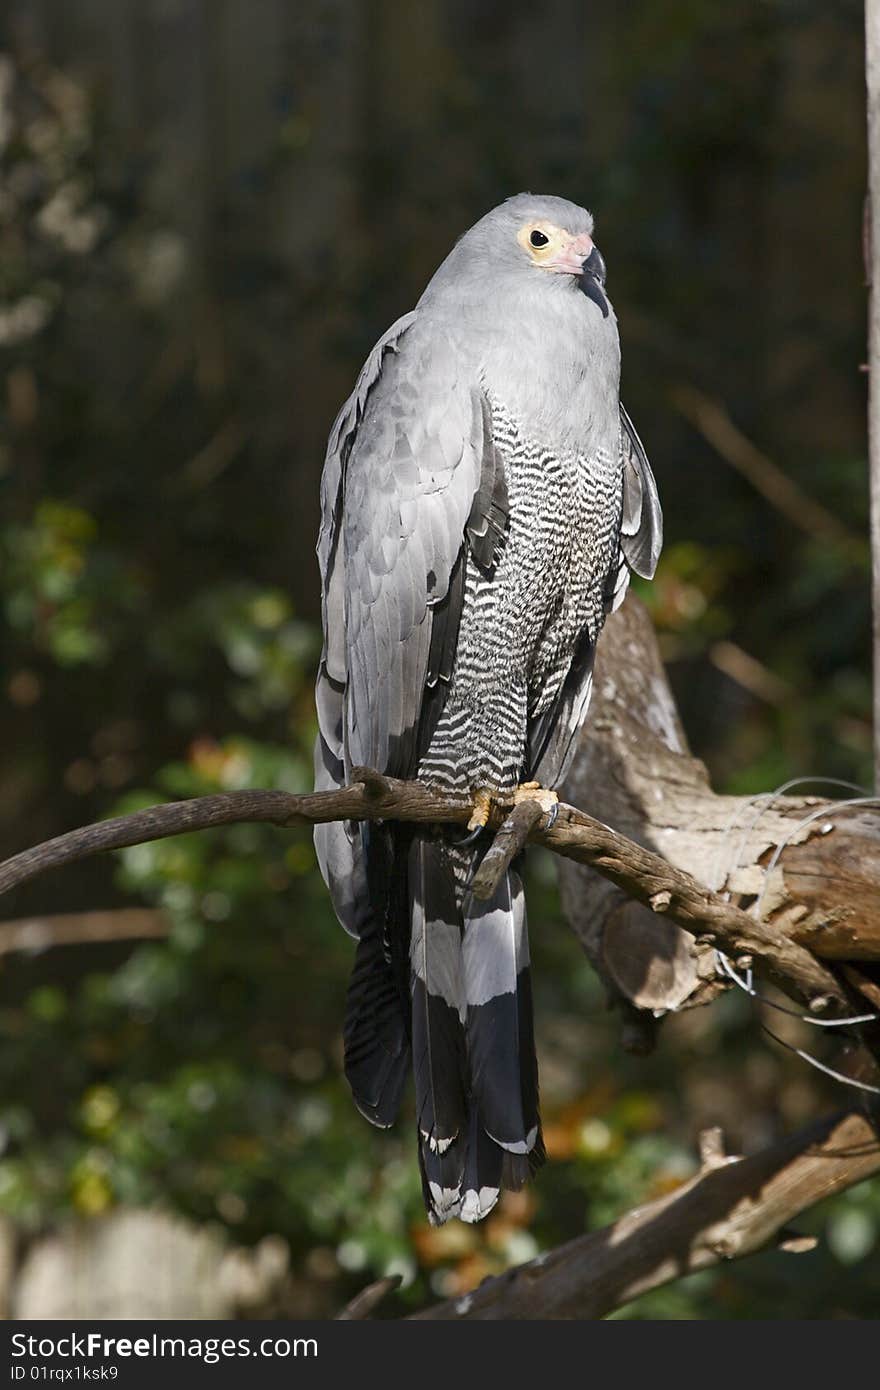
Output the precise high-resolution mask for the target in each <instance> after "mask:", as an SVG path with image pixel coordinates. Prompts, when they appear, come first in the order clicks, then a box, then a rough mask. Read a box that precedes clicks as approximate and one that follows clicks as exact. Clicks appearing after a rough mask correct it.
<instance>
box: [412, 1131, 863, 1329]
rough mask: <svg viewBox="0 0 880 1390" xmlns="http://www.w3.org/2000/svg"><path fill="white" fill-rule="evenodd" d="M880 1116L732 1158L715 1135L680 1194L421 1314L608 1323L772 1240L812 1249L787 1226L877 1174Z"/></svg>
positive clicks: (792, 1247) (447, 1317)
mask: <svg viewBox="0 0 880 1390" xmlns="http://www.w3.org/2000/svg"><path fill="white" fill-rule="evenodd" d="M878 1121H880V1115H878V1112H877V1111H873V1112H870V1111H861V1110H857V1109H852V1110H849V1111H846V1112H844V1113H842V1114H839V1115H835V1116H832V1117H831V1118H830V1119H826V1120H823V1121H821V1122H820V1123H818V1124H815V1125H812V1126H810V1128H809V1129H805V1130H802V1131H800V1133H798V1134H794V1135H792V1136H791V1137H790V1138H788V1139H783V1140H781V1141H780V1142H779V1143H778V1144H774V1145H773V1146H772V1147H770V1148H767V1149H764V1150H763V1151H762V1152H760V1153H757V1154H753V1155H752V1156H750V1157H748V1158H725V1157H724V1155H723V1151H722V1149H721V1145H720V1143H719V1142H717V1140H715V1136H713V1140H715V1142H712V1143H706V1144H703V1145H702V1146H701V1147H702V1150H703V1153H702V1159H703V1164H702V1168H701V1171H700V1172H699V1173H698V1174H697V1175H696V1177H694V1178H692V1179H691V1180H690V1182H687V1183H685V1184H684V1186H682V1187H680V1188H679V1189H678V1190H677V1191H675V1192H673V1193H671V1194H669V1195H667V1196H663V1197H660V1198H658V1199H657V1200H656V1201H653V1202H649V1203H648V1204H647V1205H645V1206H643V1207H638V1208H636V1210H634V1211H631V1212H628V1213H627V1215H625V1216H623V1217H621V1218H620V1220H618V1221H615V1222H614V1224H613V1225H611V1226H607V1227H605V1229H604V1230H601V1231H594V1232H592V1233H591V1234H589V1235H585V1236H579V1237H578V1238H577V1239H576V1240H572V1241H570V1242H569V1243H568V1244H566V1245H562V1246H560V1247H559V1248H558V1249H556V1250H553V1251H551V1252H550V1254H547V1255H541V1256H538V1258H537V1259H535V1260H532V1261H530V1262H529V1263H528V1264H525V1265H520V1266H519V1267H518V1268H516V1269H513V1270H510V1271H509V1272H508V1273H506V1274H503V1275H501V1276H500V1277H498V1278H495V1279H487V1280H486V1281H485V1283H483V1284H481V1285H480V1287H479V1288H478V1289H476V1290H475V1291H474V1292H473V1293H471V1294H467V1295H465V1296H464V1297H463V1298H457V1299H452V1300H450V1301H449V1302H446V1303H441V1304H438V1305H437V1306H436V1307H433V1308H428V1309H426V1310H425V1311H424V1312H422V1313H418V1314H416V1315H415V1316H416V1317H417V1318H422V1319H424V1318H431V1319H438V1318H439V1319H445V1320H451V1321H460V1320H465V1319H467V1320H471V1319H474V1320H476V1319H480V1320H489V1319H504V1320H508V1321H509V1320H511V1319H532V1320H534V1319H542V1318H601V1317H604V1316H605V1315H606V1314H608V1313H610V1312H612V1311H613V1310H614V1309H615V1308H620V1307H622V1306H623V1305H624V1304H626V1303H629V1302H631V1301H632V1300H633V1299H634V1298H638V1297H639V1295H640V1294H643V1293H647V1292H648V1290H649V1289H656V1288H658V1287H659V1286H660V1285H661V1284H667V1283H670V1282H671V1281H672V1280H674V1279H680V1278H682V1277H683V1276H684V1275H686V1274H693V1273H696V1271H698V1270H701V1269H708V1268H709V1267H710V1266H712V1265H716V1264H719V1263H721V1262H722V1261H728V1260H736V1259H741V1258H742V1257H743V1256H745V1255H751V1254H753V1253H755V1252H756V1251H758V1250H762V1249H764V1248H766V1247H767V1246H770V1245H773V1244H776V1245H777V1246H779V1247H781V1248H782V1249H785V1250H790V1251H793V1252H799V1251H803V1250H806V1249H809V1248H810V1247H811V1246H812V1244H813V1242H812V1241H811V1240H809V1239H806V1238H803V1237H798V1236H795V1235H793V1234H792V1232H791V1231H790V1223H791V1222H792V1221H794V1220H795V1219H796V1218H797V1217H798V1216H799V1215H800V1214H801V1213H802V1212H804V1211H806V1210H807V1209H808V1208H810V1207H812V1206H814V1205H815V1204H816V1203H817V1202H820V1201H822V1200H823V1199H824V1198H825V1197H830V1196H831V1195H832V1194H834V1193H836V1192H842V1191H843V1190H844V1189H845V1188H848V1187H852V1186H854V1184H855V1183H858V1182H862V1181H863V1180H864V1179H865V1178H868V1177H871V1176H872V1175H873V1174H875V1173H878V1172H880V1137H878Z"/></svg>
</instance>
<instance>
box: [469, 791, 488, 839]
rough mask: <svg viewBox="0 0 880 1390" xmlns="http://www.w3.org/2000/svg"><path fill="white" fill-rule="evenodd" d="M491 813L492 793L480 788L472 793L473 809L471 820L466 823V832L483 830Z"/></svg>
mask: <svg viewBox="0 0 880 1390" xmlns="http://www.w3.org/2000/svg"><path fill="white" fill-rule="evenodd" d="M491 811H492V793H491V792H487V791H486V790H485V788H480V790H479V791H476V792H474V809H473V811H472V813H471V818H470V820H469V821H468V823H467V828H468V830H483V829H485V827H486V825H487V824H488V821H489V815H490V813H491Z"/></svg>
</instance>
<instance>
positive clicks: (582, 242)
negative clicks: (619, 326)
mask: <svg viewBox="0 0 880 1390" xmlns="http://www.w3.org/2000/svg"><path fill="white" fill-rule="evenodd" d="M592 233H593V217H592V214H591V213H589V212H587V210H586V209H585V208H582V207H578V206H577V204H576V203H570V202H568V200H567V199H565V198H555V197H550V196H547V195H539V194H532V193H518V194H517V195H516V196H515V197H513V198H508V199H507V201H506V202H505V203H502V204H501V205H500V206H499V207H497V208H493V209H492V211H491V212H489V213H487V214H486V216H485V217H482V218H481V219H480V221H479V222H477V223H476V224H475V225H474V226H473V227H471V229H470V231H468V232H465V234H464V236H463V237H462V238H461V239H460V241H459V242H458V244H457V245H456V247H455V249H454V251H453V252H452V254H451V255H450V256H449V257H448V259H447V261H446V262H445V263H444V265H443V266H442V267H441V269H440V271H439V272H438V274H437V276H435V280H434V282H433V283H434V285H435V286H436V287H437V288H441V287H443V286H444V285H445V284H447V283H449V282H451V281H454V282H456V283H457V284H458V285H459V286H462V287H463V286H465V285H467V286H468V287H469V289H470V290H471V291H473V290H474V289H475V287H476V284H477V283H482V285H483V286H484V287H486V288H488V287H490V286H492V285H495V286H496V287H500V284H499V282H503V283H504V284H505V285H506V287H507V288H508V289H513V288H514V287H516V288H518V289H521V290H522V291H523V292H525V291H531V290H533V289H536V288H537V287H539V286H542V285H543V287H544V288H545V289H547V290H550V289H551V286H552V289H553V292H554V293H557V292H560V291H561V292H566V291H569V290H571V291H581V292H583V294H585V295H586V296H587V298H588V299H590V300H592V302H593V303H594V304H595V305H596V306H597V308H598V309H599V311H600V312H601V314H602V317H603V318H607V317H608V313H609V308H608V300H607V299H606V297H605V294H604V285H605V262H604V260H603V259H602V256H601V254H600V252H599V249H598V247H597V246H596V245H595V244H594V242H593V236H592ZM536 276H538V277H540V279H536V278H535V277H536Z"/></svg>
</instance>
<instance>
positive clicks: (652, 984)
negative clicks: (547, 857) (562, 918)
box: [561, 596, 880, 1021]
mask: <svg viewBox="0 0 880 1390" xmlns="http://www.w3.org/2000/svg"><path fill="white" fill-rule="evenodd" d="M820 771H821V769H805V772H813V773H818V772H820ZM809 790H812V788H809ZM563 793H564V795H565V796H566V797H567V799H568V800H569V801H571V802H574V803H576V804H581V805H588V806H589V807H590V809H591V810H592V811H594V812H595V813H596V814H597V815H598V816H601V818H602V820H603V821H606V822H607V823H608V824H609V825H611V826H613V827H614V829H615V830H617V831H619V832H620V833H621V834H622V835H624V836H626V837H627V839H628V840H631V841H634V842H637V843H639V844H641V845H642V846H644V848H645V849H647V850H650V851H653V852H654V853H656V854H658V855H659V856H660V857H661V858H662V859H663V860H664V861H665V862H667V863H668V864H669V865H671V866H673V867H674V868H676V869H681V870H685V871H687V873H688V874H689V875H690V876H691V877H692V878H693V879H695V880H697V881H698V882H699V883H701V884H704V885H706V888H707V889H709V890H712V894H711V901H712V902H713V903H715V902H716V901H717V899H718V897H719V896H720V897H722V898H726V897H729V898H730V899H731V901H732V902H734V903H736V904H738V905H739V906H740V907H741V908H742V909H743V910H744V911H746V913H747V915H748V916H749V918H750V920H751V921H752V922H753V924H754V925H757V918H758V916H760V918H761V921H762V926H761V928H760V932H761V934H770V935H772V936H773V937H775V938H776V940H777V941H778V942H780V943H781V942H782V941H783V940H786V941H790V942H792V943H796V944H797V945H799V946H801V947H802V948H806V949H807V950H808V952H809V953H811V954H813V955H815V956H819V957H821V958H822V959H823V960H826V961H847V962H857V963H859V969H858V971H857V972H856V973H855V974H853V973H852V969H851V967H850V969H849V970H848V976H849V978H850V979H851V983H853V984H855V985H856V987H857V988H858V989H860V990H861V991H862V994H863V996H864V998H867V999H870V998H871V990H872V989H873V988H875V986H876V983H878V980H877V974H876V972H877V969H878V967H877V965H876V964H875V962H877V961H878V959H880V808H875V807H873V806H856V807H850V808H842V807H841V805H840V804H839V803H838V802H836V801H834V800H829V799H827V798H826V797H823V796H791V795H785V796H778V797H776V796H773V795H770V794H768V795H762V796H756V797H745V796H741V797H735V796H719V795H717V794H716V793H715V792H714V791H713V790H712V787H711V785H710V782H709V778H708V775H707V772H706V769H705V767H704V766H703V764H702V763H701V762H699V761H698V760H697V759H695V758H693V757H692V756H691V755H690V753H689V751H688V747H687V743H686V740H685V736H684V732H683V730H682V728H681V724H680V722H679V719H678V714H677V711H676V707H675V702H674V699H673V696H672V693H671V691H670V688H669V684H668V681H667V678H666V674H665V672H664V669H663V665H662V662H661V660H660V655H659V651H658V648H657V641H656V638H655V636H654V632H653V628H652V625H651V622H650V619H649V617H648V615H647V613H646V612H645V609H644V607H643V606H642V605H641V604H640V603H638V602H637V601H635V600H634V599H633V598H632V596H631V597H630V598H629V599H628V600H627V602H626V603H625V604H624V606H623V608H622V609H621V610H620V611H619V612H618V613H615V614H614V615H613V616H612V617H611V618H610V619H609V621H608V623H607V624H606V628H605V631H604V633H603V635H602V638H601V641H600V643H599V651H598V657H597V662H596V673H595V681H594V695H593V705H592V708H591V713H590V719H589V721H588V724H587V727H586V729H585V731H584V735H583V738H582V740H581V744H580V747H579V749H578V754H577V757H576V759H575V763H574V766H573V768H572V771H571V774H570V775H569V778H568V780H567V782H566V784H565V786H564V788H563ZM835 795H838V792H837V789H835ZM839 795H841V796H844V797H846V796H848V795H850V793H848V792H847V791H846V790H845V789H842V790H841V791H840V793H839ZM632 862H633V864H635V862H636V861H635V859H634V858H633V860H632ZM594 868H600V869H602V866H601V865H599V864H598V863H597V864H596V865H594V866H593V867H592V868H586V867H581V866H580V865H575V864H573V863H563V865H562V866H561V887H562V896H563V904H564V906H565V909H566V913H567V916H568V918H569V920H570V921H571V923H572V926H573V927H574V929H575V931H576V932H577V934H578V936H579V938H580V940H581V942H582V943H583V945H584V948H585V950H586V952H587V954H588V955H589V957H590V959H591V960H592V962H593V964H594V965H595V966H596V969H597V970H598V971H599V972H600V974H601V975H602V976H603V978H604V979H605V981H606V983H607V985H608V987H609V990H610V992H611V994H612V996H613V997H615V998H616V999H617V1000H619V1001H621V1002H624V1003H625V1004H626V1005H627V1006H628V1007H629V1008H630V1009H632V1008H635V1009H638V1010H640V1011H641V1012H642V1014H643V1017H644V1018H645V1020H646V1021H648V1020H650V1018H651V1016H653V1015H662V1014H663V1013H665V1012H668V1011H670V1010H674V1009H679V1008H682V1007H687V1006H689V1005H691V1004H700V1003H704V1002H707V1001H708V1000H709V999H711V998H712V997H713V996H714V994H716V993H717V992H718V989H719V988H721V987H722V985H721V982H720V981H719V979H718V976H717V974H716V971H715V960H714V953H713V951H712V950H711V949H708V948H709V947H710V945H711V944H714V945H718V946H721V947H722V949H724V950H725V951H726V952H727V953H728V954H731V955H735V954H741V955H746V956H748V955H751V954H753V951H752V947H749V946H746V945H745V934H744V935H743V938H742V941H741V942H740V943H737V942H736V940H735V933H731V934H730V936H729V937H728V941H729V942H730V943H731V945H730V946H725V945H724V943H723V941H722V940H721V939H720V937H719V936H717V935H715V936H714V937H713V936H712V934H711V933H707V932H706V931H705V930H704V929H703V927H702V925H701V924H700V923H699V922H698V921H697V920H696V919H697V917H699V916H703V913H702V910H701V909H700V908H697V910H696V912H695V919H694V923H693V925H692V926H690V927H688V924H687V922H686V920H685V916H686V914H685V913H684V912H682V911H676V912H675V914H669V917H671V918H672V920H673V921H674V922H675V923H676V924H677V927H678V928H679V929H678V930H677V929H676V927H673V926H672V925H671V922H670V921H669V920H666V921H664V920H663V918H662V915H660V914H658V913H657V912H656V911H655V912H650V911H645V908H644V906H641V905H639V903H638V902H633V901H632V899H633V898H634V897H635V898H638V899H639V900H640V902H641V903H642V904H643V903H644V902H645V898H644V895H643V894H639V893H633V892H632V891H631V887H630V885H629V884H628V883H627V882H626V878H625V875H624V874H621V875H619V876H618V877H615V876H614V875H613V874H608V873H605V872H604V869H602V872H601V874H597V873H595V872H594ZM639 872H640V876H641V871H639ZM642 881H643V882H645V881H646V880H645V879H644V877H643V878H642ZM658 891H662V890H661V889H660V885H659V883H658ZM661 901H662V900H661ZM654 906H655V907H656V906H657V904H656V902H655V904H654ZM679 906H680V904H679ZM731 924H732V922H731ZM755 939H756V938H755V936H754V935H752V941H753V943H754V942H755ZM756 954H757V953H756ZM772 954H773V953H772V949H771V956H772ZM858 1011H859V1012H863V1011H864V1009H863V1008H862V1009H860V1010H858ZM627 1016H629V1015H627Z"/></svg>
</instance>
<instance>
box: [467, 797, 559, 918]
mask: <svg viewBox="0 0 880 1390" xmlns="http://www.w3.org/2000/svg"><path fill="white" fill-rule="evenodd" d="M543 815H544V808H543V806H542V805H541V803H540V802H539V801H521V802H520V803H519V805H518V806H514V808H513V810H512V811H511V813H510V815H509V816H508V817H507V820H506V821H505V822H504V824H503V825H502V827H501V829H500V830H499V831H498V834H497V835H496V836H495V839H494V840H493V841H492V844H491V846H490V847H489V849H487V851H486V853H485V855H484V856H483V862H482V863H481V864H480V867H479V868H478V869H477V872H476V873H475V874H474V877H473V882H472V883H471V891H472V892H473V895H474V897H475V898H479V899H480V900H481V901H483V902H487V901H488V900H489V898H491V897H492V894H493V893H494V892H495V889H496V888H497V887H498V885H499V883H500V882H501V880H502V878H503V877H504V874H505V873H506V871H507V867H508V865H509V864H510V863H511V861H512V860H513V859H515V858H516V856H517V855H518V854H519V853H520V852H521V851H522V849H523V847H524V846H525V843H526V840H527V839H528V838H529V836H530V835H531V833H532V831H533V830H534V829H535V827H536V826H537V824H538V821H539V820H540V819H541V817H542V816H543Z"/></svg>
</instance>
